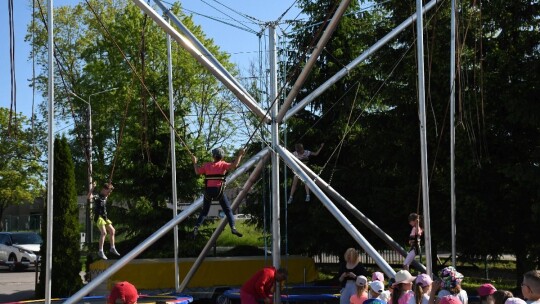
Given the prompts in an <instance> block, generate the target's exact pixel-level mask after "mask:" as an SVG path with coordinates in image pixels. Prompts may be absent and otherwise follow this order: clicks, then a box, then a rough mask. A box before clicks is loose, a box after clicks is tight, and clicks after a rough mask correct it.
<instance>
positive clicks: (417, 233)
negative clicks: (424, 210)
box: [403, 213, 424, 270]
mask: <svg viewBox="0 0 540 304" xmlns="http://www.w3.org/2000/svg"><path fill="white" fill-rule="evenodd" d="M421 222H422V220H421V216H420V215H418V214H416V213H411V214H409V225H411V227H412V229H411V233H410V234H409V245H410V246H411V247H410V249H409V253H408V254H407V257H406V258H405V261H404V262H403V269H405V270H409V266H410V265H411V263H412V261H413V260H414V258H415V257H416V255H418V254H420V241H421V239H422V234H423V232H424V231H423V230H422V227H421Z"/></svg>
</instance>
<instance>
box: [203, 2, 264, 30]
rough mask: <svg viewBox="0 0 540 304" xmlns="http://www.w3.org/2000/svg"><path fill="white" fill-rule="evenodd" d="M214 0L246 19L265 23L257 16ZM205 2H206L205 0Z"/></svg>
mask: <svg viewBox="0 0 540 304" xmlns="http://www.w3.org/2000/svg"><path fill="white" fill-rule="evenodd" d="M213 1H214V2H216V3H218V4H220V5H221V6H223V7H225V8H227V9H229V10H231V11H233V12H235V13H237V14H238V15H240V16H242V17H244V18H246V19H251V20H253V21H255V22H257V23H259V24H261V23H263V21H261V20H259V19H257V18H255V17H252V16H249V15H247V14H244V13H241V12H238V11H237V10H234V9H232V8H230V7H228V6H226V5H225V4H223V3H221V2H219V1H217V0H213ZM203 2H204V1H203Z"/></svg>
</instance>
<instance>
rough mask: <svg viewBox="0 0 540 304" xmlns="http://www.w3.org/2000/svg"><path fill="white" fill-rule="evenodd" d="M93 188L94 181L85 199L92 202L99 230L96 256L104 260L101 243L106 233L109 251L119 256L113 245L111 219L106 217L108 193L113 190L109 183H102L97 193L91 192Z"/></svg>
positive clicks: (113, 231) (113, 235)
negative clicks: (109, 246)
mask: <svg viewBox="0 0 540 304" xmlns="http://www.w3.org/2000/svg"><path fill="white" fill-rule="evenodd" d="M95 188H96V182H93V183H92V185H91V187H90V190H89V191H88V196H87V199H88V201H89V202H91V203H92V202H93V203H94V221H95V223H96V226H97V227H98V229H99V232H100V233H101V235H100V236H99V251H98V256H99V257H100V258H102V259H104V260H106V259H107V256H106V255H105V253H104V252H103V245H104V243H105V238H106V237H107V233H108V234H109V242H110V244H111V248H110V249H109V252H110V253H112V254H114V255H116V256H120V253H118V251H117V250H116V248H115V247H114V237H115V233H116V230H115V229H114V227H113V225H112V221H111V220H110V219H109V218H108V217H107V198H109V195H110V194H111V192H112V191H113V189H114V186H113V185H112V184H111V183H106V184H104V185H103V187H102V188H101V191H100V192H99V194H97V195H94V194H93V192H94V189H95Z"/></svg>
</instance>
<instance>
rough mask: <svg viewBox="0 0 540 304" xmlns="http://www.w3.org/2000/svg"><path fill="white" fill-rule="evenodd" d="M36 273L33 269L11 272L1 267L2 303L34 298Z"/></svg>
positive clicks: (0, 288)
mask: <svg viewBox="0 0 540 304" xmlns="http://www.w3.org/2000/svg"><path fill="white" fill-rule="evenodd" d="M35 282H36V273H35V272H34V270H33V269H29V270H26V271H19V272H10V271H8V269H7V268H6V267H0V303H5V302H14V301H22V300H30V299H33V298H34V291H35Z"/></svg>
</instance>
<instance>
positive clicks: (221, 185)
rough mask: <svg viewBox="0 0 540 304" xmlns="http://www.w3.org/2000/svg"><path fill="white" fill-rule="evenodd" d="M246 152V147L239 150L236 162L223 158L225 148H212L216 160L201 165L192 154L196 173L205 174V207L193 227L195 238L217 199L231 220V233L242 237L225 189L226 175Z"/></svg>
mask: <svg viewBox="0 0 540 304" xmlns="http://www.w3.org/2000/svg"><path fill="white" fill-rule="evenodd" d="M244 153H245V151H244V149H241V150H240V151H239V152H238V156H237V157H236V159H235V160H234V162H233V163H228V162H225V161H224V160H223V156H224V155H225V152H224V151H223V149H221V148H216V149H213V150H212V157H213V158H214V160H213V161H212V162H207V163H204V164H203V165H202V166H200V167H199V166H198V165H197V157H196V156H195V155H192V156H191V160H192V161H193V168H194V170H195V174H197V175H204V176H205V188H204V201H203V209H202V211H201V213H200V214H199V218H198V219H197V223H196V224H195V227H194V228H193V238H195V237H196V236H197V234H198V233H199V227H200V226H201V225H202V223H203V222H204V220H205V218H206V216H207V215H208V211H210V205H211V204H212V201H216V200H217V201H219V204H220V205H221V208H222V210H223V212H224V213H225V216H226V217H227V220H228V221H229V226H231V233H232V234H234V235H236V236H238V237H242V234H241V233H240V232H238V230H236V227H235V225H234V217H233V212H232V209H231V204H230V203H229V199H228V198H227V196H226V195H225V194H224V193H223V190H224V189H225V175H226V174H227V173H228V172H230V171H233V170H234V169H236V167H238V164H239V163H240V160H241V159H242V156H243V155H244Z"/></svg>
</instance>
